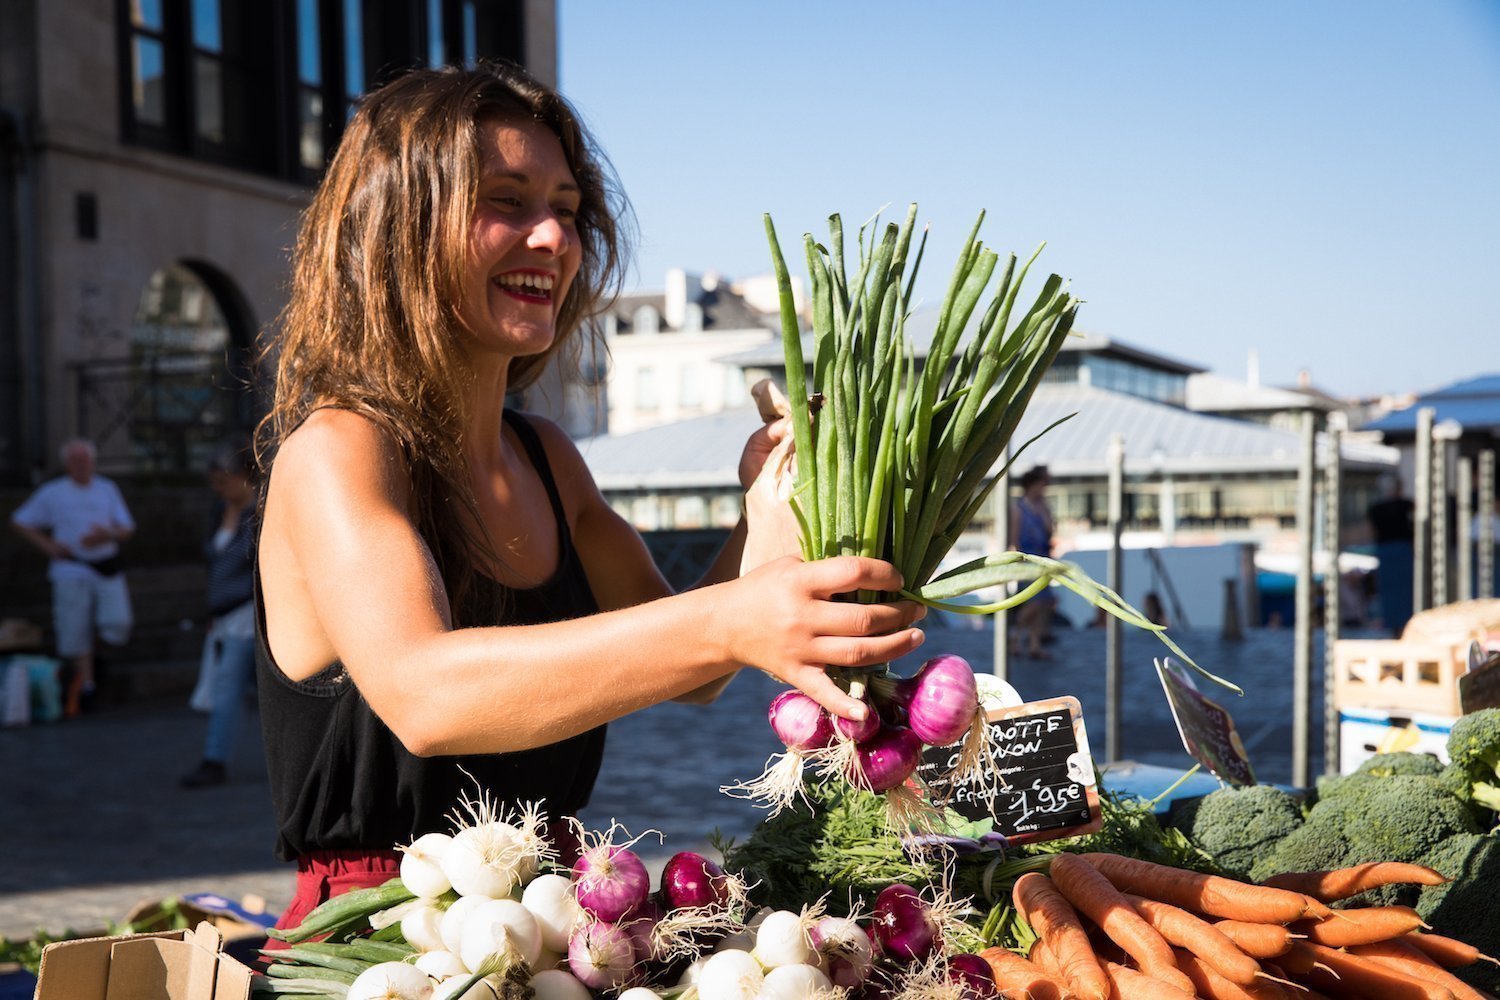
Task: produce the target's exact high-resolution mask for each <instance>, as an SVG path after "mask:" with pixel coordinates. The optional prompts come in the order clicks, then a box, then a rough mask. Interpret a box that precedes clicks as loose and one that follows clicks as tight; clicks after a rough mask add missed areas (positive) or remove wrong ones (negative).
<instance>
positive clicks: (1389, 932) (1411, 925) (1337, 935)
mask: <svg viewBox="0 0 1500 1000" xmlns="http://www.w3.org/2000/svg"><path fill="white" fill-rule="evenodd" d="M1426 926H1427V925H1426V924H1425V923H1423V922H1422V918H1421V917H1419V916H1417V911H1416V910H1413V909H1412V908H1411V907H1409V906H1371V907H1367V908H1364V909H1358V910H1340V911H1339V913H1338V916H1337V917H1335V918H1333V919H1332V920H1299V921H1298V922H1297V923H1295V924H1293V925H1292V929H1293V930H1295V931H1300V932H1301V933H1303V934H1306V935H1307V939H1308V940H1309V941H1311V942H1313V943H1314V944H1326V945H1327V946H1328V947H1330V948H1347V947H1349V946H1350V945H1356V944H1374V943H1375V942H1376V941H1389V940H1390V939H1391V938H1397V937H1401V936H1402V935H1403V934H1410V933H1411V932H1412V931H1414V930H1416V929H1417V928H1418V927H1426Z"/></svg>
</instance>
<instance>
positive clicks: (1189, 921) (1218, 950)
mask: <svg viewBox="0 0 1500 1000" xmlns="http://www.w3.org/2000/svg"><path fill="white" fill-rule="evenodd" d="M1125 898H1126V899H1127V900H1129V901H1130V905H1131V906H1134V907H1135V909H1136V912H1137V913H1139V914H1140V915H1141V916H1142V917H1143V918H1145V921H1146V923H1148V924H1150V925H1151V927H1152V929H1154V930H1155V931H1156V932H1157V933H1158V934H1160V935H1161V936H1162V937H1164V938H1166V939H1167V942H1168V943H1169V944H1172V945H1175V946H1176V947H1178V948H1186V949H1187V950H1188V951H1189V952H1191V953H1192V954H1194V955H1196V956H1198V957H1199V958H1201V959H1203V960H1204V961H1205V962H1207V963H1208V964H1209V965H1211V966H1212V967H1213V970H1214V972H1215V973H1217V974H1218V975H1219V976H1222V977H1223V978H1225V979H1227V980H1229V981H1230V982H1232V983H1235V984H1237V985H1239V986H1245V987H1248V986H1250V985H1252V984H1253V983H1254V982H1255V980H1256V978H1257V977H1258V976H1259V975H1260V963H1259V962H1257V961H1256V960H1255V959H1253V958H1251V957H1250V956H1249V955H1247V954H1245V953H1244V952H1243V951H1241V950H1240V949H1239V948H1237V947H1236V946H1235V943H1234V942H1233V941H1231V940H1229V938H1228V937H1226V936H1225V935H1224V932H1223V931H1221V930H1219V929H1218V928H1216V927H1214V925H1213V924H1210V923H1208V922H1207V921H1205V920H1202V919H1201V918H1199V917H1196V916H1194V915H1193V914H1191V913H1189V912H1188V911H1186V910H1183V909H1179V908H1178V907H1176V906H1172V905H1171V904H1170V903H1158V902H1157V901H1156V900H1154V899H1145V898H1143V897H1141V896H1126V897H1125ZM1178 965H1179V966H1180V965H1181V963H1180V962H1179V963H1178ZM1183 972H1187V970H1186V969H1183ZM1187 975H1188V978H1189V979H1192V978H1193V975H1192V973H1190V972H1188V973H1187ZM1193 981H1194V982H1197V980H1196V979H1194V980H1193Z"/></svg>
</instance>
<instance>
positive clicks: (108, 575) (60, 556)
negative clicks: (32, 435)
mask: <svg viewBox="0 0 1500 1000" xmlns="http://www.w3.org/2000/svg"><path fill="white" fill-rule="evenodd" d="M95 457H96V456H95V451H94V445H93V443H92V442H90V441H86V440H83V439H82V438H77V439H74V440H72V441H69V442H67V443H66V444H64V445H63V446H62V461H63V467H64V468H65V469H66V470H67V475H66V476H61V477H59V478H57V479H53V480H51V481H50V482H47V483H43V484H42V485H41V486H40V487H39V488H38V489H37V491H36V492H35V493H33V494H32V495H31V496H30V497H29V498H27V500H26V502H25V503H23V504H22V505H21V506H20V507H19V508H17V510H16V512H15V513H14V514H12V515H11V518H10V523H11V527H12V528H14V529H15V531H16V533H17V534H18V535H20V536H21V537H22V538H24V539H26V540H27V541H28V542H30V543H31V544H32V545H34V546H35V547H36V548H37V549H38V550H40V551H41V552H42V553H43V554H44V555H46V556H47V558H48V559H50V560H51V565H50V566H49V567H48V570H47V578H48V579H49V580H51V581H52V619H53V628H54V631H56V633H57V655H58V656H60V657H62V658H63V659H65V660H68V661H69V662H70V663H71V665H72V667H73V673H72V678H71V680H70V682H69V685H68V697H67V705H66V708H65V712H66V714H68V715H77V714H78V706H79V700H80V698H81V697H82V696H83V695H85V694H88V693H90V692H92V691H93V689H94V633H95V631H96V630H97V631H98V633H99V637H100V638H102V639H103V640H104V641H105V642H107V643H109V644H110V645H112V646H120V645H124V643H125V642H126V641H127V640H128V639H129V638H130V626H131V624H132V617H131V613H130V592H129V590H128V589H127V588H126V586H125V574H124V573H123V572H122V571H121V568H120V560H119V554H120V543H121V542H123V541H125V540H126V539H127V538H129V537H130V536H131V535H132V534H133V533H134V532H135V521H134V520H133V519H132V518H131V516H130V511H129V510H128V509H127V508H126V507H125V499H124V497H122V496H121V495H120V489H119V487H117V486H116V485H115V484H114V482H113V481H111V480H109V479H106V478H104V477H103V476H96V475H94V462H95Z"/></svg>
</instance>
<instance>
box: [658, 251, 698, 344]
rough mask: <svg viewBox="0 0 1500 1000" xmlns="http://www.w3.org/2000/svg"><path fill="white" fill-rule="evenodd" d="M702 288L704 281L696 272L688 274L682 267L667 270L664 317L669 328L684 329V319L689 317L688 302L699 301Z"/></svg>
mask: <svg viewBox="0 0 1500 1000" xmlns="http://www.w3.org/2000/svg"><path fill="white" fill-rule="evenodd" d="M702 290H703V286H702V283H701V282H700V281H699V279H698V276H697V275H696V274H688V273H687V272H686V271H684V270H683V269H682V268H680V267H674V268H672V269H670V270H669V271H667V295H666V302H665V304H664V307H663V310H662V312H663V315H662V319H664V320H665V321H666V324H667V329H668V330H680V329H682V324H683V320H684V319H686V318H687V306H688V303H689V302H697V301H698V299H699V298H700V297H701V295H702Z"/></svg>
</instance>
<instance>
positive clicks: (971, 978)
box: [948, 955, 998, 1000]
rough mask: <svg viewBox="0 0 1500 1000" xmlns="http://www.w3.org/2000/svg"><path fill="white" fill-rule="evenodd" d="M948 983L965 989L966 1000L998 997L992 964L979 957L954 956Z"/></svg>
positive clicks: (950, 963) (951, 960) (949, 965)
mask: <svg viewBox="0 0 1500 1000" xmlns="http://www.w3.org/2000/svg"><path fill="white" fill-rule="evenodd" d="M948 982H950V983H957V984H958V985H959V986H960V987H961V988H962V989H963V992H964V1000H991V998H993V997H995V996H997V995H998V994H997V993H996V990H995V974H994V973H993V972H991V971H990V963H988V962H986V961H985V960H984V959H982V958H980V957H979V956H978V955H954V956H952V957H951V958H949V959H948Z"/></svg>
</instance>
